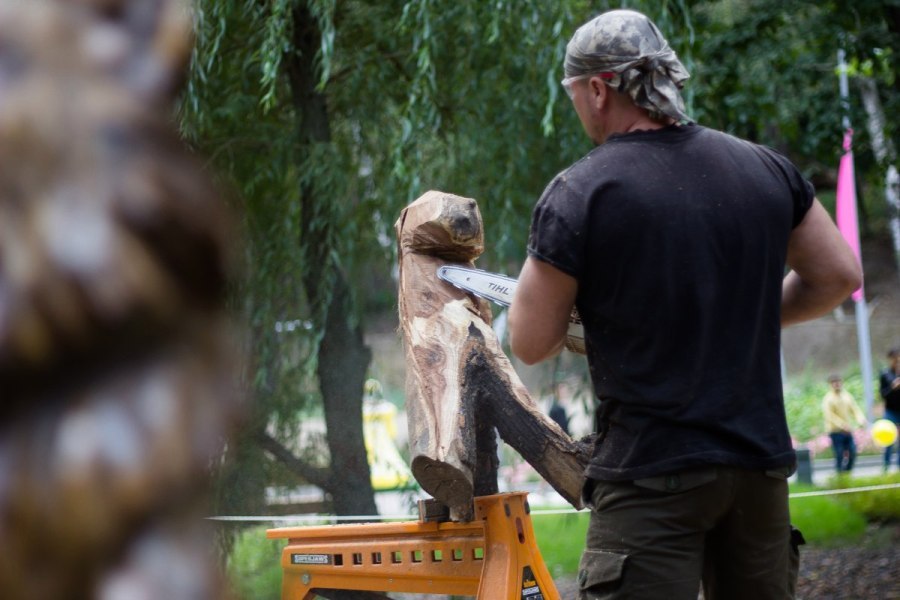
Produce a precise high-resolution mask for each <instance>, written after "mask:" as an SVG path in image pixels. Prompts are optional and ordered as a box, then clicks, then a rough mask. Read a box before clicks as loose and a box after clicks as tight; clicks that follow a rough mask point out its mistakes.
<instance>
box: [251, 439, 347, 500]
mask: <svg viewBox="0 0 900 600" xmlns="http://www.w3.org/2000/svg"><path fill="white" fill-rule="evenodd" d="M257 439H258V441H259V445H260V446H261V447H262V448H263V450H265V451H266V452H268V453H269V454H271V455H272V457H273V458H274V459H275V460H277V461H278V462H280V463H281V464H283V465H284V466H285V467H287V468H288V470H289V471H290V472H291V473H293V474H294V475H296V476H297V477H300V478H301V479H304V480H306V481H308V482H309V483H311V484H313V485H314V486H316V487H320V488H322V489H323V490H324V491H325V492H326V493H328V494H332V495H333V492H334V490H333V489H332V485H331V472H330V471H329V470H328V469H322V468H320V467H313V466H312V465H310V464H309V463H307V462H305V461H302V460H300V459H299V458H297V457H296V456H294V453H293V452H291V451H290V450H288V449H287V448H286V447H285V446H284V444H282V443H281V442H279V441H278V440H276V439H275V438H273V437H272V436H271V435H269V434H268V433H266V432H261V433H259V434H258V435H257Z"/></svg>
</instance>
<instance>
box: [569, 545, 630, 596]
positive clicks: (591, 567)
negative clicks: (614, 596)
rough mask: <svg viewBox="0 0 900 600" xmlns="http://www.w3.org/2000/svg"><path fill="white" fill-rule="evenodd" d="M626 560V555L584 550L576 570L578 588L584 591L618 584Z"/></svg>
mask: <svg viewBox="0 0 900 600" xmlns="http://www.w3.org/2000/svg"><path fill="white" fill-rule="evenodd" d="M627 560H628V555H627V554H621V553H617V552H607V551H604V550H585V551H584V554H583V555H582V556H581V565H580V566H579V569H578V587H579V588H580V589H581V590H582V591H585V590H590V589H591V588H593V587H596V586H603V585H606V584H615V583H617V582H619V581H620V580H621V579H622V573H623V572H624V570H625V562H626V561H627Z"/></svg>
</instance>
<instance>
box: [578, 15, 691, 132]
mask: <svg viewBox="0 0 900 600" xmlns="http://www.w3.org/2000/svg"><path fill="white" fill-rule="evenodd" d="M565 75H566V79H565V80H564V82H563V85H564V86H565V87H566V88H567V91H569V89H570V87H571V86H576V85H580V86H583V85H586V84H585V83H582V82H588V84H590V85H594V82H595V81H602V83H604V84H605V85H607V86H609V87H611V88H612V89H614V90H616V91H617V92H620V93H622V94H624V95H626V96H627V97H628V98H630V99H631V101H632V102H633V103H634V104H635V105H636V106H639V107H640V108H642V109H644V110H646V111H647V112H648V114H649V116H650V117H651V118H652V119H654V120H656V121H667V120H669V119H671V120H673V121H689V120H690V119H689V118H688V116H687V115H686V114H685V112H684V101H683V100H682V99H681V93H680V92H679V90H680V88H681V86H682V84H683V83H684V81H685V80H686V79H687V78H688V77H690V75H689V74H688V72H687V70H686V69H685V68H684V65H682V64H681V62H680V61H679V60H678V57H677V56H676V55H675V52H674V51H672V49H671V48H669V44H668V43H667V42H666V40H665V38H664V37H663V35H662V33H660V31H659V29H658V28H657V27H656V25H654V24H653V22H652V21H650V19H648V18H647V17H646V16H644V15H642V14H641V13H639V12H635V11H631V10H613V11H609V12H606V13H603V14H601V15H600V16H598V17H595V18H594V19H592V20H591V21H589V22H587V23H585V24H584V25H582V26H581V27H580V28H578V30H577V31H576V32H575V35H573V36H572V39H571V40H570V41H569V44H568V45H567V46H566V59H565ZM591 76H595V77H596V79H595V77H591ZM570 94H571V92H570ZM576 110H577V107H576ZM579 116H582V114H581V112H579ZM582 120H583V117H582Z"/></svg>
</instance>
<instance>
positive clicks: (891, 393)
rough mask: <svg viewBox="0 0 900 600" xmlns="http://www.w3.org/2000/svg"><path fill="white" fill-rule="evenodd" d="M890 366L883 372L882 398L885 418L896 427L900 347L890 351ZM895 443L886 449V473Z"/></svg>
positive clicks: (899, 405) (899, 416)
mask: <svg viewBox="0 0 900 600" xmlns="http://www.w3.org/2000/svg"><path fill="white" fill-rule="evenodd" d="M887 357H888V361H889V363H890V364H889V365H888V366H887V367H886V368H885V369H884V370H882V371H881V378H880V382H881V386H880V388H881V397H882V399H883V400H884V418H885V419H887V420H889V421H891V422H893V423H894V424H895V425H896V424H898V423H900V347H898V348H891V349H890V350H889V351H888V355H887ZM897 445H898V442H896V441H895V442H894V443H893V444H891V445H890V446H888V447H887V448H885V449H884V472H885V473H887V472H888V469H889V468H890V466H891V454H892V453H893V451H894V446H897ZM897 457H898V458H897V464H898V466H900V451H898V453H897Z"/></svg>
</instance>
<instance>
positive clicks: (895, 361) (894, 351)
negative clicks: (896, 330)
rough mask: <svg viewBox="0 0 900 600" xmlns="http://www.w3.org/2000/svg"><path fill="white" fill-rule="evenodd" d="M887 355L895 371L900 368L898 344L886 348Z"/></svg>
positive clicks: (899, 347) (899, 348)
mask: <svg viewBox="0 0 900 600" xmlns="http://www.w3.org/2000/svg"><path fill="white" fill-rule="evenodd" d="M887 357H888V360H889V361H891V367H892V368H893V369H894V370H895V371H896V370H897V369H898V368H900V346H895V347H893V348H891V349H890V350H888V353H887Z"/></svg>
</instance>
